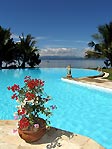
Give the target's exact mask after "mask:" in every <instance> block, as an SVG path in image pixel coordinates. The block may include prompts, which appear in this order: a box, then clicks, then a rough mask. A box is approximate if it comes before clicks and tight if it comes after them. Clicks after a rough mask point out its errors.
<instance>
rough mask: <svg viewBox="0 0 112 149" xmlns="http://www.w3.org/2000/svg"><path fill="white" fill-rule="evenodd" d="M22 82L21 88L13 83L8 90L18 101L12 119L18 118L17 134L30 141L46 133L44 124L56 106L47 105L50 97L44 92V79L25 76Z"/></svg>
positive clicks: (45, 124)
mask: <svg viewBox="0 0 112 149" xmlns="http://www.w3.org/2000/svg"><path fill="white" fill-rule="evenodd" d="M24 84H25V85H24V86H23V87H21V88H20V86H19V85H17V84H14V85H13V86H9V87H8V90H11V91H12V92H14V93H13V95H12V96H11V98H12V99H15V100H16V101H17V103H18V104H17V112H15V113H14V119H16V120H17V119H18V120H19V121H18V133H19V136H20V137H21V138H22V139H24V140H25V141H26V142H30V143H31V142H35V141H37V140H39V139H40V138H41V137H42V136H43V135H44V134H45V133H46V126H47V125H48V124H49V123H50V121H49V120H48V118H49V117H50V116H51V115H52V110H53V109H55V108H56V106H55V105H51V106H47V102H48V101H50V100H51V97H50V96H48V95H47V94H46V93H45V92H44V81H42V80H41V79H32V78H31V77H30V76H26V77H25V78H24ZM42 114H43V115H45V117H46V118H45V119H43V118H41V115H42Z"/></svg>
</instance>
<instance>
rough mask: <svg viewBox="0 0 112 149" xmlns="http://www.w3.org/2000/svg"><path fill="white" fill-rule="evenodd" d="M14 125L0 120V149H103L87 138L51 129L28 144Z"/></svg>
mask: <svg viewBox="0 0 112 149" xmlns="http://www.w3.org/2000/svg"><path fill="white" fill-rule="evenodd" d="M16 123H17V121H16V120H0V149H37V148H38V149H51V148H56V149H58V148H59V149H104V147H102V146H101V145H100V144H98V143H97V142H95V141H94V140H92V139H91V138H89V137H86V136H82V135H79V134H74V133H71V132H67V131H64V130H61V129H57V128H53V127H51V128H49V129H47V132H46V134H45V135H44V136H43V137H42V138H41V139H40V140H39V141H37V142H35V143H32V144H29V143H26V142H25V141H24V140H22V139H21V138H20V137H19V135H18V132H17V131H16Z"/></svg>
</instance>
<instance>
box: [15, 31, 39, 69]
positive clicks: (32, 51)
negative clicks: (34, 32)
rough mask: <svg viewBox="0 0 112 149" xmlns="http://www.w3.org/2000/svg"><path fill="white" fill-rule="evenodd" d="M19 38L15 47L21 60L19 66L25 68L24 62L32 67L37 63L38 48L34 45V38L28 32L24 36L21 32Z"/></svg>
mask: <svg viewBox="0 0 112 149" xmlns="http://www.w3.org/2000/svg"><path fill="white" fill-rule="evenodd" d="M19 38H20V42H19V43H18V44H17V47H18V52H19V54H18V55H19V60H20V61H22V64H21V67H22V68H25V63H27V64H29V65H30V66H31V67H34V66H35V64H39V63H40V61H39V60H38V58H39V55H38V51H39V50H38V49H37V48H36V47H35V44H36V40H35V38H34V37H32V36H31V35H30V34H28V35H27V36H26V37H24V34H22V36H20V37H19ZM36 53H37V54H36ZM37 61H38V63H37Z"/></svg>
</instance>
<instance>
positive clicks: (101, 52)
mask: <svg viewBox="0 0 112 149" xmlns="http://www.w3.org/2000/svg"><path fill="white" fill-rule="evenodd" d="M92 37H93V39H94V40H95V41H96V42H94V41H91V42H89V43H88V46H89V47H92V48H93V50H88V51H87V52H86V53H85V57H87V58H91V57H94V58H106V60H105V61H104V63H105V65H106V64H107V65H106V66H109V65H110V66H111V67H112V22H110V23H109V24H104V25H100V26H98V33H96V34H94V35H92Z"/></svg>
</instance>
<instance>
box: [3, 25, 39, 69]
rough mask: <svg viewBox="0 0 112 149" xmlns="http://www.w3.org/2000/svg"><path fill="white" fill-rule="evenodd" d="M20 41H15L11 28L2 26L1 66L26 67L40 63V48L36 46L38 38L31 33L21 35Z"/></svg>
mask: <svg viewBox="0 0 112 149" xmlns="http://www.w3.org/2000/svg"><path fill="white" fill-rule="evenodd" d="M19 39H20V41H19V42H14V40H13V38H11V31H10V29H4V28H2V27H1V26H0V68H3V66H2V64H3V63H5V68H7V67H10V68H11V67H12V68H14V67H15V68H25V67H26V65H27V66H29V67H34V66H36V65H39V63H40V62H41V60H40V59H39V56H40V55H39V49H38V48H37V47H36V46H35V44H36V42H37V41H36V40H35V38H34V37H32V36H31V34H28V35H26V36H24V34H23V33H22V35H21V36H19Z"/></svg>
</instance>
